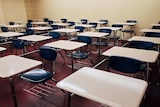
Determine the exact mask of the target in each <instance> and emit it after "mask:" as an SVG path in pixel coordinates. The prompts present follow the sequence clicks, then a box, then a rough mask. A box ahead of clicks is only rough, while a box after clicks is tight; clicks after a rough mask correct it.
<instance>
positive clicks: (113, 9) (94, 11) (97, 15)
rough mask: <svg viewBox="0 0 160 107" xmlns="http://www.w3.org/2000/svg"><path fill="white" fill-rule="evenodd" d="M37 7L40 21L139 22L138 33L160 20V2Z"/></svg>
mask: <svg viewBox="0 0 160 107" xmlns="http://www.w3.org/2000/svg"><path fill="white" fill-rule="evenodd" d="M36 8H37V18H43V17H48V18H51V19H61V18H68V19H69V20H80V19H81V18H87V19H89V20H90V21H92V20H95V21H96V20H99V19H108V20H109V25H111V24H113V23H116V22H124V21H126V20H127V19H136V20H137V21H138V24H137V28H136V29H137V32H138V31H139V29H142V28H149V27H151V24H152V23H157V22H159V21H160V14H159V10H160V0H36Z"/></svg>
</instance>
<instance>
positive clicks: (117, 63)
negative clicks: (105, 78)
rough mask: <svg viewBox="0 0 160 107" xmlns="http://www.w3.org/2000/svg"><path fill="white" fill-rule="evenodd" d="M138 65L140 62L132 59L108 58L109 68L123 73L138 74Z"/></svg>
mask: <svg viewBox="0 0 160 107" xmlns="http://www.w3.org/2000/svg"><path fill="white" fill-rule="evenodd" d="M140 65H141V61H139V60H136V59H132V58H127V57H120V56H111V57H110V58H109V66H110V67H111V68H112V69H115V70H117V71H120V72H123V73H136V72H138V70H139V68H140Z"/></svg>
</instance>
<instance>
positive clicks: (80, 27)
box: [74, 26, 84, 32]
mask: <svg viewBox="0 0 160 107" xmlns="http://www.w3.org/2000/svg"><path fill="white" fill-rule="evenodd" d="M74 28H75V29H78V30H79V31H78V32H83V30H84V27H83V26H75V27H74Z"/></svg>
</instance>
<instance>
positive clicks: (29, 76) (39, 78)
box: [20, 68, 52, 83]
mask: <svg viewBox="0 0 160 107" xmlns="http://www.w3.org/2000/svg"><path fill="white" fill-rule="evenodd" d="M51 76H52V72H49V71H45V70H43V69H39V68H37V69H33V70H31V71H28V72H26V73H24V74H22V75H21V76H20V78H21V79H23V80H25V81H29V82H32V83H41V82H43V81H46V80H48V79H49V78H51Z"/></svg>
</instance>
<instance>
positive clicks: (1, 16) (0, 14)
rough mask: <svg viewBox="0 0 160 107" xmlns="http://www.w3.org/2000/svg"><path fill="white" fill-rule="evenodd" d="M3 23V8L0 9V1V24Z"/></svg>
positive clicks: (0, 5) (0, 3) (0, 6)
mask: <svg viewBox="0 0 160 107" xmlns="http://www.w3.org/2000/svg"><path fill="white" fill-rule="evenodd" d="M4 23H5V18H4V13H3V8H2V2H1V0H0V24H4Z"/></svg>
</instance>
